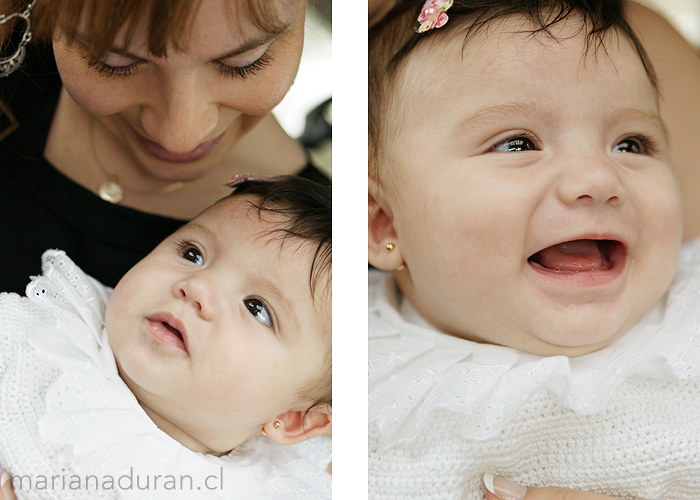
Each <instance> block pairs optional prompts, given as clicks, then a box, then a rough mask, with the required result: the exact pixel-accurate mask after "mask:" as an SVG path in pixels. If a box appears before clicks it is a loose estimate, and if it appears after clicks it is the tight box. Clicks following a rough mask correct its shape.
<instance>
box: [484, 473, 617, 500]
mask: <svg viewBox="0 0 700 500" xmlns="http://www.w3.org/2000/svg"><path fill="white" fill-rule="evenodd" d="M484 485H485V486H486V489H487V490H488V491H487V492H486V500H617V499H615V498H613V497H609V496H606V495H601V494H600V493H590V492H587V491H575V490H568V489H566V488H526V487H525V486H521V485H519V484H515V483H512V482H510V481H507V480H506V479H503V478H502V477H498V476H494V475H492V474H484Z"/></svg>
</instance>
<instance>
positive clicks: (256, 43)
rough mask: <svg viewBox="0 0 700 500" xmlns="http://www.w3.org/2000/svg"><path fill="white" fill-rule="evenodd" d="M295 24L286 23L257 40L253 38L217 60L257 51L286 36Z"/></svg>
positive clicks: (258, 37)
mask: <svg viewBox="0 0 700 500" xmlns="http://www.w3.org/2000/svg"><path fill="white" fill-rule="evenodd" d="M292 24H293V23H291V22H290V23H285V24H284V25H282V26H280V27H279V28H277V29H274V30H273V31H270V32H265V33H263V34H261V35H259V36H257V37H255V38H251V39H250V40H247V41H245V42H243V43H242V44H241V45H239V46H238V47H237V48H235V49H233V50H231V51H229V52H227V53H225V54H223V55H221V56H219V57H216V58H215V59H226V58H228V57H234V56H237V55H240V54H244V53H246V52H248V51H249V50H253V49H257V48H258V47H262V46H263V45H266V44H268V43H270V42H272V41H273V40H274V39H275V38H277V37H279V36H281V35H283V34H285V33H286V32H287V31H288V30H289V28H291V27H292Z"/></svg>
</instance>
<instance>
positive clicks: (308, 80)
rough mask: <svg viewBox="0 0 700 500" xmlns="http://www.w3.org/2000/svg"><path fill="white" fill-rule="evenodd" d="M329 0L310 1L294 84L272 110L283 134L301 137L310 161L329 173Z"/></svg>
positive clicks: (330, 141)
mask: <svg viewBox="0 0 700 500" xmlns="http://www.w3.org/2000/svg"><path fill="white" fill-rule="evenodd" d="M331 18H332V12H331V0H310V1H309V6H308V9H307V14H306V33H305V39H304V52H303V53H302V56H301V65H300V67H299V73H298V74H297V77H296V79H295V80H294V85H292V88H291V89H290V91H289V93H288V94H287V95H286V97H285V98H284V100H283V101H282V102H281V103H280V104H279V105H278V106H277V107H276V108H275V110H274V111H273V113H274V115H275V117H276V118H277V120H278V121H279V122H280V124H281V125H282V127H284V129H285V130H286V131H287V133H288V134H289V135H290V136H292V137H294V138H298V139H300V140H301V142H302V143H303V144H304V145H305V146H306V148H307V149H308V150H309V154H310V156H311V158H310V160H311V162H312V163H313V164H314V165H315V166H316V167H318V168H320V169H321V170H322V171H324V172H325V173H326V174H328V176H329V177H330V176H331V169H332V158H331V143H332V136H331V125H332V101H331V97H332V87H331V81H332V78H333V66H332V65H331V53H332V43H331V40H332V37H331V32H332V21H331Z"/></svg>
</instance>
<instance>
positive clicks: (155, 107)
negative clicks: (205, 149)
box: [141, 72, 219, 154]
mask: <svg viewBox="0 0 700 500" xmlns="http://www.w3.org/2000/svg"><path fill="white" fill-rule="evenodd" d="M159 84H160V85H159V86H158V88H154V89H153V91H152V92H151V93H150V94H149V99H148V101H149V102H147V103H146V104H144V105H143V106H142V110H141V126H142V127H143V129H144V130H145V131H146V133H147V134H148V135H149V136H150V137H148V138H149V139H150V140H152V141H154V142H157V143H158V144H160V145H161V146H162V147H163V148H164V149H166V150H167V151H169V152H171V153H175V154H182V153H189V152H190V151H192V150H193V149H195V148H196V147H197V146H199V145H200V144H202V143H203V142H206V141H208V140H210V139H213V137H211V134H212V132H213V131H214V129H215V128H216V125H217V123H218V120H219V110H218V105H217V104H216V100H215V99H212V97H211V95H210V93H209V92H208V89H207V85H205V84H204V83H203V82H202V81H201V79H200V78H198V75H197V73H196V72H193V73H179V74H178V73H174V74H172V75H167V76H163V77H161V78H160V79H159Z"/></svg>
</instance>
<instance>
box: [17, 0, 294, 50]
mask: <svg viewBox="0 0 700 500" xmlns="http://www.w3.org/2000/svg"><path fill="white" fill-rule="evenodd" d="M202 1H203V0H40V1H37V2H36V4H35V5H34V11H35V12H34V13H33V15H32V17H33V19H32V27H33V30H34V31H35V33H36V34H37V36H38V38H39V39H42V40H45V41H50V40H51V38H52V36H53V35H54V33H55V31H56V29H60V30H61V31H62V33H63V34H64V35H65V36H66V37H67V41H68V42H69V43H72V42H73V41H74V40H75V39H76V38H77V35H78V28H79V27H81V26H82V30H81V31H80V34H81V36H84V37H85V38H86V39H87V40H89V43H90V49H91V50H93V51H94V52H95V53H96V54H102V53H104V52H106V51H107V50H108V49H109V48H110V47H111V45H112V44H113V43H114V40H115V38H116V36H117V33H118V32H119V30H120V29H121V28H122V27H123V26H125V25H126V26H127V27H128V29H127V31H126V43H127V45H128V43H129V42H130V40H131V37H132V36H133V34H134V31H135V28H136V26H137V24H138V23H140V22H142V20H145V22H146V26H147V27H148V50H149V51H150V52H151V53H152V54H153V55H155V56H157V57H162V56H164V55H166V54H167V51H168V48H169V47H170V46H171V45H172V46H174V47H175V48H177V49H178V50H182V49H184V48H185V45H186V43H185V42H186V38H187V37H186V34H187V30H188V29H189V27H190V23H189V21H190V20H191V17H192V14H193V13H195V12H196V11H197V9H198V8H199V6H200V5H201V3H202ZM28 3H29V2H28V1H27V0H24V1H17V0H15V4H18V5H26V4H28ZM22 9H23V7H20V9H19V10H22ZM16 10H17V9H16ZM248 13H249V14H250V15H251V16H252V18H253V20H254V21H255V22H256V23H257V24H258V26H259V27H260V28H261V29H262V30H264V31H266V32H268V33H272V34H278V33H280V32H281V31H282V29H283V27H284V23H283V22H281V20H280V19H279V18H278V17H277V13H276V12H275V8H274V6H273V5H271V4H270V3H269V2H267V1H265V0H247V12H242V14H244V15H247V14H248ZM233 18H234V16H232V19H233ZM82 21H86V22H84V23H83V24H82V25H81V22H82Z"/></svg>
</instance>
